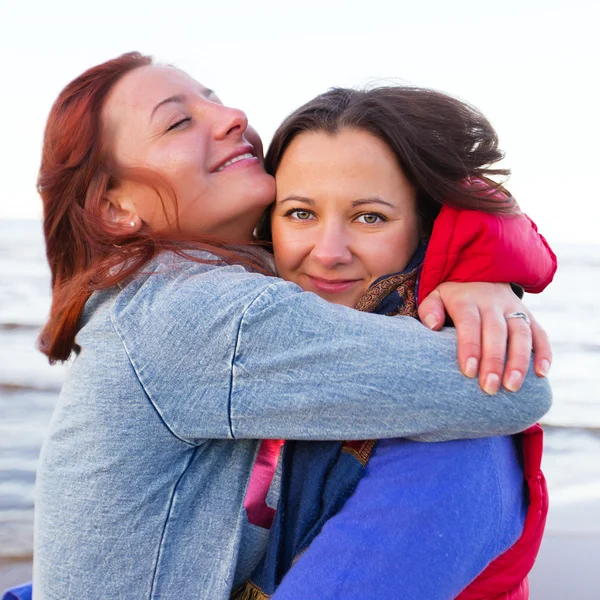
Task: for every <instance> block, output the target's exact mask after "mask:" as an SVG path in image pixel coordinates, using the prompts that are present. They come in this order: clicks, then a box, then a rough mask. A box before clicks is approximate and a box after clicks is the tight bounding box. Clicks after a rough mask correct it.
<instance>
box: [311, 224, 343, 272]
mask: <svg viewBox="0 0 600 600" xmlns="http://www.w3.org/2000/svg"><path fill="white" fill-rule="evenodd" d="M312 256H313V258H314V260H315V261H316V262H317V263H319V264H320V265H321V266H323V267H324V268H326V269H332V268H334V267H336V266H338V265H347V264H349V263H351V262H352V251H351V249H350V237H349V235H348V234H347V232H346V231H344V228H343V227H341V226H338V225H325V226H323V227H322V228H320V231H318V232H316V238H315V240H314V246H313V249H312Z"/></svg>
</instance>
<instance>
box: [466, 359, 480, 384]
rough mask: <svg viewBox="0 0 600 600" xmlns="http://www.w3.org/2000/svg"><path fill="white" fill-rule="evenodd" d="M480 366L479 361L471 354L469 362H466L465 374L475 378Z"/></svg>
mask: <svg viewBox="0 0 600 600" xmlns="http://www.w3.org/2000/svg"><path fill="white" fill-rule="evenodd" d="M478 368H479V361H478V360H477V359H476V358H475V357H474V356H471V357H470V358H467V362H466V363H465V375H466V376H467V377H470V378H471V379H473V377H475V376H476V375H477V369H478Z"/></svg>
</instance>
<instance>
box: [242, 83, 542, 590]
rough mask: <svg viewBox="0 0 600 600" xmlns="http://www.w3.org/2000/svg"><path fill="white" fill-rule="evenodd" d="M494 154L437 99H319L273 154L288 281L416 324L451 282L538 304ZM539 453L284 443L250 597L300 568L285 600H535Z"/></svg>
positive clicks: (468, 444) (283, 133)
mask: <svg viewBox="0 0 600 600" xmlns="http://www.w3.org/2000/svg"><path fill="white" fill-rule="evenodd" d="M475 123H477V126H478V130H477V137H478V139H480V140H481V143H480V144H479V145H475V144H474V143H473V138H472V136H473V131H474V129H475V126H474V124H475ZM500 156H501V155H500V153H499V152H498V149H497V140H496V135H495V132H494V130H493V129H492V128H491V126H490V125H489V123H487V121H485V119H484V118H483V117H482V116H481V115H480V114H479V113H478V112H477V111H475V110H474V109H472V108H470V107H468V106H466V105H464V104H463V103H461V102H459V101H457V100H455V99H453V98H451V97H449V96H446V95H444V94H441V93H439V92H434V91H430V90H425V89H416V88H408V87H404V88H380V89H373V90H370V91H365V92H363V91H357V90H344V89H341V90H333V91H331V92H328V93H326V94H323V95H322V96H319V97H317V98H315V99H314V100H312V101H310V102H308V103H307V104H306V105H304V106H303V107H301V108H299V109H298V110H297V111H296V112H295V113H293V114H292V115H291V116H290V117H288V118H287V119H286V121H284V123H283V124H282V125H281V127H280V128H279V129H278V131H277V132H276V133H275V135H274V138H273V142H272V144H271V147H270V149H269V152H268V154H267V165H268V168H269V169H270V170H271V171H272V172H273V173H274V174H275V175H276V181H277V199H276V202H275V204H274V205H273V208H272V210H271V211H270V220H269V223H268V225H269V227H267V226H266V225H267V224H265V227H263V235H265V236H267V237H269V238H270V237H271V234H272V242H273V250H274V254H275V263H276V267H277V271H278V273H279V275H280V276H282V277H283V278H285V279H287V280H290V281H293V282H295V283H297V284H298V285H299V286H301V287H302V288H303V289H304V290H308V291H312V292H314V293H316V294H318V295H319V296H321V297H322V298H324V299H326V300H328V301H329V302H334V303H337V304H343V305H345V306H349V307H355V308H357V309H359V310H362V311H369V312H375V313H379V314H385V315H390V316H393V315H404V316H409V317H414V318H417V298H423V297H424V296H426V295H427V294H428V293H429V292H430V291H431V289H433V287H435V286H436V285H437V284H438V283H439V282H440V281H443V280H444V279H450V280H452V279H458V280H469V279H479V278H481V279H487V280H489V281H519V282H521V283H522V284H523V285H524V286H525V287H526V288H527V289H529V290H531V289H532V288H533V289H534V290H535V291H541V288H542V287H543V285H544V284H546V283H549V275H550V274H551V273H552V272H553V268H552V260H551V259H550V257H549V256H548V254H547V249H546V245H545V242H544V241H543V239H541V238H539V237H538V235H537V233H536V231H535V227H534V226H532V224H531V222H530V221H529V220H528V219H527V217H525V216H524V215H522V214H520V213H519V211H518V209H517V207H516V206H515V205H514V201H513V200H512V199H511V198H510V197H509V196H506V195H503V193H502V191H500V190H498V189H497V186H496V185H495V184H493V182H491V181H489V180H482V179H479V177H481V176H482V175H483V174H484V171H483V169H486V170H488V172H489V169H490V165H492V164H493V163H494V162H496V161H497V160H498V159H499V158H500ZM504 174H505V173H504ZM473 209H479V210H473ZM482 211H487V212H482ZM436 218H437V220H436ZM434 223H435V226H434ZM269 229H270V231H269ZM525 248H528V249H531V254H530V255H529V258H528V260H527V261H525V260H524V259H523V258H522V257H521V254H523V253H524V249H525ZM417 360H418V358H417ZM365 376H366V377H367V378H368V376H367V375H365ZM368 396H369V395H368V393H367V394H366V397H365V402H366V403H368ZM541 444H542V431H541V429H540V428H539V427H535V428H532V429H531V430H528V431H527V432H525V433H524V434H523V435H521V436H518V437H515V438H511V437H495V438H484V439H479V440H460V441H453V442H447V443H444V444H435V443H434V444H425V443H422V442H415V441H410V440H407V439H393V440H380V441H379V442H377V444H375V442H374V441H365V442H349V443H341V442H340V443H335V442H323V443H320V444H314V443H313V444H309V443H306V442H288V443H286V447H285V451H284V459H283V475H282V477H283V479H282V481H283V486H282V493H281V498H280V503H279V506H278V509H277V513H276V515H275V523H274V525H273V528H272V530H271V539H270V544H269V548H268V551H267V555H266V557H265V559H264V562H263V564H262V565H261V566H260V568H259V569H258V570H257V572H256V573H255V576H254V577H253V579H252V583H250V584H249V585H248V586H246V588H245V589H243V590H242V591H240V593H239V596H238V597H239V598H252V599H259V598H267V597H269V596H270V594H272V593H273V592H274V591H275V589H276V588H277V586H278V584H279V582H280V581H281V580H282V578H283V576H284V575H285V574H286V572H287V571H288V569H289V568H290V567H291V566H292V564H294V563H296V561H297V563H296V564H295V566H294V567H293V568H292V569H291V571H290V572H289V574H288V575H287V576H286V577H285V578H284V579H283V583H282V584H281V586H280V587H279V588H278V590H277V592H276V593H275V595H274V598H277V599H281V600H284V599H288V598H289V599H291V598H303V599H312V598H314V599H320V600H325V599H334V598H344V599H345V600H352V599H357V600H358V599H363V598H411V599H412V598H415V599H416V598H427V600H449V599H452V598H456V597H459V598H461V600H467V599H474V598H489V599H491V598H498V599H499V598H503V599H505V600H506V599H509V598H511V599H513V598H514V599H517V598H518V599H523V598H527V597H528V592H527V590H528V587H527V573H528V572H529V570H530V569H531V567H532V565H533V561H534V560H535V557H536V554H537V551H538V549H539V544H540V542H541V537H542V533H543V528H544V522H545V518H546V512H547V495H546V488H545V483H544V478H543V475H542V473H541V471H540V460H541ZM363 473H364V476H363ZM524 475H525V477H524ZM524 483H526V486H525V485H524ZM355 486H356V489H355V491H354V493H352V492H353V490H354V488H355ZM249 492H252V480H251V486H250V489H249ZM351 494H352V495H351ZM349 496H350V498H349V499H348V500H347V498H348V497H349ZM346 500H347V501H346ZM252 507H253V503H251V502H247V509H248V508H252ZM342 507H343V508H342ZM340 508H341V510H340ZM337 511H340V512H339V513H337ZM336 513H337V514H336ZM317 534H318V535H317ZM315 536H317V537H316V538H315ZM517 540H518V541H517ZM509 548H510V551H509V552H506V551H507V550H508V549H509ZM505 552H506V553H505ZM465 588H466V589H465Z"/></svg>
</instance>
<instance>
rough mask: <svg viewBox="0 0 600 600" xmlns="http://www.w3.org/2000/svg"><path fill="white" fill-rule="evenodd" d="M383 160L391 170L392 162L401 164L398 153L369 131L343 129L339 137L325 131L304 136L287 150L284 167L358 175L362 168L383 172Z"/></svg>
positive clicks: (299, 136)
mask: <svg viewBox="0 0 600 600" xmlns="http://www.w3.org/2000/svg"><path fill="white" fill-rule="evenodd" d="M286 159H288V160H287V161H286ZM382 161H383V162H384V163H386V168H389V163H390V162H391V163H394V164H397V160H396V157H395V155H394V153H393V152H392V150H391V149H390V148H389V146H388V145H387V144H386V143H385V142H384V141H383V140H381V139H379V138H378V137H377V136H375V135H373V134H372V133H370V132H368V131H364V130H360V129H342V130H341V131H339V132H337V133H335V134H330V133H325V132H322V131H309V132H304V133H300V134H299V135H297V136H296V137H295V138H294V139H293V140H292V142H291V143H290V145H289V146H288V148H287V149H286V151H285V153H284V155H283V159H282V161H281V164H282V166H284V164H285V163H290V166H291V165H292V164H293V165H302V166H303V167H308V168H311V169H315V170H317V169H321V168H324V167H326V168H328V169H330V168H332V167H336V168H339V169H341V170H345V169H346V168H347V169H350V170H351V171H353V172H356V171H357V167H358V166H362V167H366V168H367V170H370V169H371V168H377V170H378V171H379V170H380V167H381V166H382Z"/></svg>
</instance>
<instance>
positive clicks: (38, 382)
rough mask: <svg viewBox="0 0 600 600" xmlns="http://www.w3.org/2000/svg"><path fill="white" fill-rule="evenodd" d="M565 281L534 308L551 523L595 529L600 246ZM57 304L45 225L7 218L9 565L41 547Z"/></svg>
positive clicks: (569, 250) (5, 550)
mask: <svg viewBox="0 0 600 600" xmlns="http://www.w3.org/2000/svg"><path fill="white" fill-rule="evenodd" d="M555 250H557V254H558V255H559V262H560V269H559V274H558V275H557V277H556V280H555V282H554V283H553V284H552V285H551V286H550V287H549V289H548V290H547V291H546V292H545V293H544V294H542V295H541V296H528V297H527V303H528V305H529V306H530V307H531V308H532V309H533V311H534V313H535V314H536V316H537V318H538V319H539V320H540V321H541V322H542V323H543V324H544V326H545V327H546V329H547V331H548V333H549V334H550V337H551V339H552V342H553V347H554V363H553V367H552V372H551V381H552V385H553V388H554V395H555V400H554V406H553V408H552V410H551V411H550V413H549V414H548V415H547V416H546V418H545V419H544V422H545V424H547V425H549V427H548V428H547V435H546V453H545V459H544V460H545V462H544V469H545V472H546V476H547V478H548V481H549V485H550V489H551V499H552V505H553V507H556V511H555V512H554V514H555V515H557V517H556V518H554V519H553V513H552V512H551V514H550V517H549V520H548V527H549V528H550V529H552V528H553V527H554V528H556V529H560V530H564V529H565V528H567V529H569V530H574V531H576V530H578V528H579V527H581V528H584V527H589V525H588V522H587V521H586V519H584V518H580V520H579V521H576V520H573V519H569V521H568V523H566V522H565V517H564V514H565V511H564V510H563V511H562V512H561V509H568V511H567V513H566V514H568V515H578V516H579V517H582V515H583V516H585V513H584V512H581V511H574V510H571V507H573V506H575V505H577V506H580V507H581V506H586V503H589V502H596V501H597V502H598V503H599V504H600V460H598V459H599V458H600V302H599V300H598V299H599V297H600V245H598V246H559V247H557V248H556V249H555ZM49 305H50V290H49V272H48V268H47V266H46V263H45V256H44V248H43V242H42V236H41V229H40V224H39V223H37V222H26V221H21V222H19V221H0V559H2V558H8V557H17V556H24V557H26V556H29V555H30V553H31V550H32V522H33V483H34V478H35V469H36V463H37V456H38V452H39V448H40V445H41V442H42V437H43V435H44V429H45V426H46V424H47V422H48V419H49V418H50V414H51V412H52V409H53V406H54V402H55V400H56V397H57V394H58V391H59V389H60V385H61V381H62V379H63V377H64V372H65V369H66V367H62V366H55V367H50V366H49V365H48V364H47V361H46V359H45V357H43V356H42V355H41V354H40V353H39V352H37V351H36V350H35V348H34V346H35V340H36V337H37V334H38V332H39V328H40V327H41V325H42V324H43V323H44V320H45V318H46V315H47V312H48V308H49Z"/></svg>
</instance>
